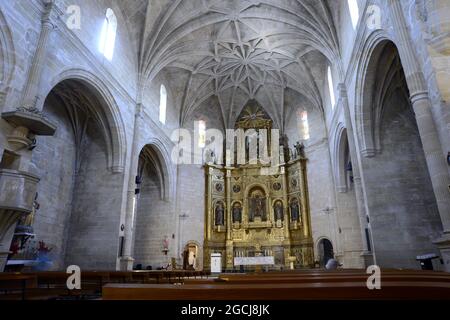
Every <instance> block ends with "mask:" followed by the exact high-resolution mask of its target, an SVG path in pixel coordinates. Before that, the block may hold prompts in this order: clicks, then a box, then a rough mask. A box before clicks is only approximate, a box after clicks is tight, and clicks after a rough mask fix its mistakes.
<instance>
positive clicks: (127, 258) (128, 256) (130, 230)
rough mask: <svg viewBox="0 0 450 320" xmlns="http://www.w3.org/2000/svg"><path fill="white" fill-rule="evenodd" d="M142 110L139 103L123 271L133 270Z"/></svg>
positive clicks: (132, 152) (130, 178) (128, 194)
mask: <svg viewBox="0 0 450 320" xmlns="http://www.w3.org/2000/svg"><path fill="white" fill-rule="evenodd" d="M142 108H143V105H142V104H141V103H138V104H137V105H136V112H135V116H134V131H133V144H132V147H131V157H130V161H131V163H130V172H129V180H128V191H127V207H126V214H125V223H124V224H125V230H124V237H125V244H124V251H123V256H122V257H121V258H120V269H121V270H133V263H134V258H133V252H132V251H133V234H134V220H135V215H136V212H135V211H136V203H135V202H136V200H135V197H136V192H135V190H136V175H137V170H138V164H139V153H140V150H139V128H141V122H142Z"/></svg>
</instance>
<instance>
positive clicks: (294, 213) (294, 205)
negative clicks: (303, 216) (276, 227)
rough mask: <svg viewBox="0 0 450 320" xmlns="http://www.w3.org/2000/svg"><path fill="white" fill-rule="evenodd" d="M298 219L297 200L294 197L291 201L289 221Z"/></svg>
mask: <svg viewBox="0 0 450 320" xmlns="http://www.w3.org/2000/svg"><path fill="white" fill-rule="evenodd" d="M299 220H300V208H299V206H298V200H297V199H294V200H292V201H291V221H299Z"/></svg>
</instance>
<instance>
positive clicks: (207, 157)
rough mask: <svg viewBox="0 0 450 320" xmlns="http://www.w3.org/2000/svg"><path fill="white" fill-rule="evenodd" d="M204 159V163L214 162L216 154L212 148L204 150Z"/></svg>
mask: <svg viewBox="0 0 450 320" xmlns="http://www.w3.org/2000/svg"><path fill="white" fill-rule="evenodd" d="M205 160H206V163H215V160H216V155H215V153H214V151H213V150H211V149H208V150H206V151H205Z"/></svg>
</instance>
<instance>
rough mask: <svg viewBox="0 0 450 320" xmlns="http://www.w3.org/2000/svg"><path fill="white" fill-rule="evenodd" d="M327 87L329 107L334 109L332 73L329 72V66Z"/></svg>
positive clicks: (329, 69)
mask: <svg viewBox="0 0 450 320" xmlns="http://www.w3.org/2000/svg"><path fill="white" fill-rule="evenodd" d="M328 88H329V89H330V102H331V108H332V109H334V105H335V104H336V98H335V96H334V84H333V75H332V74H331V67H330V66H328Z"/></svg>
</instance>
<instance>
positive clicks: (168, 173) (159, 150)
mask: <svg viewBox="0 0 450 320" xmlns="http://www.w3.org/2000/svg"><path fill="white" fill-rule="evenodd" d="M141 156H143V157H144V158H143V159H145V160H147V161H149V162H150V163H151V164H152V165H153V167H154V169H155V171H156V175H157V178H158V182H159V186H160V191H161V195H160V196H161V199H162V200H166V201H170V199H172V198H173V195H174V190H173V188H174V186H175V183H174V181H173V179H174V172H173V168H172V166H170V165H169V164H170V163H171V162H170V153H169V152H168V150H167V148H166V147H165V146H164V144H163V143H162V142H161V141H160V140H158V139H156V138H153V139H150V140H148V141H147V143H146V144H145V145H143V146H142V147H141V152H140V157H141ZM138 170H143V168H142V165H141V164H140V165H139V166H138Z"/></svg>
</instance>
